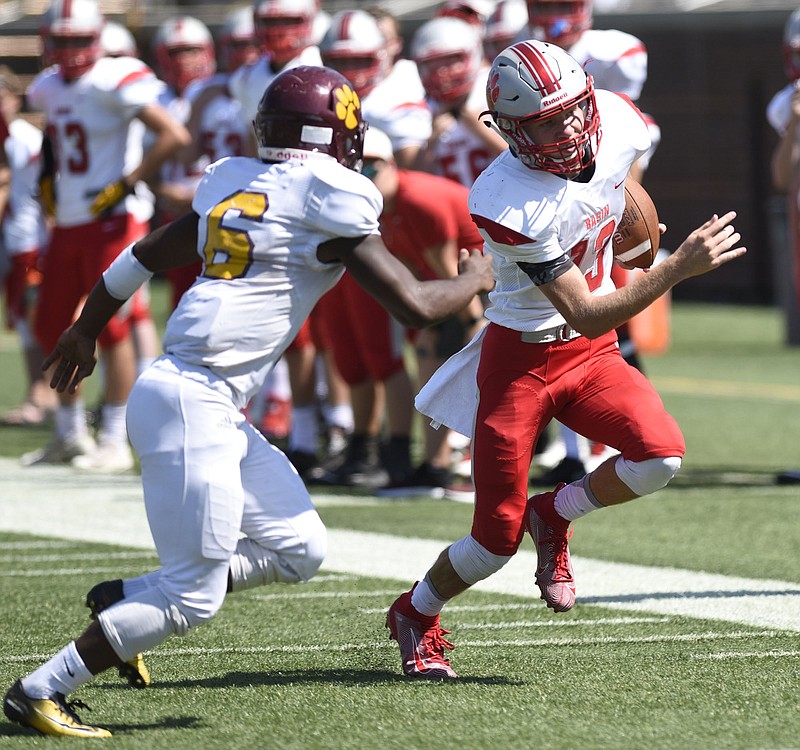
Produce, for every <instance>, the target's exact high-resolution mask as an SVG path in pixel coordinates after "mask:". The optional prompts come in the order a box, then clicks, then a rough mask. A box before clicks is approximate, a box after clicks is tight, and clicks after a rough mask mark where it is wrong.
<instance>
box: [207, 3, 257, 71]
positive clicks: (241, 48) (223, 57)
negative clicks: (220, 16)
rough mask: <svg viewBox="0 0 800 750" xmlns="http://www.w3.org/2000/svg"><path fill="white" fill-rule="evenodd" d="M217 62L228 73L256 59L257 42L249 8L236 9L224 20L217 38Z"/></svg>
mask: <svg viewBox="0 0 800 750" xmlns="http://www.w3.org/2000/svg"><path fill="white" fill-rule="evenodd" d="M217 42H218V47H219V62H220V65H221V66H222V67H223V68H224V69H225V70H226V71H228V72H229V73H233V71H234V70H238V69H239V68H241V67H242V65H247V64H248V63H251V62H255V61H256V60H257V59H258V40H257V39H256V30H255V26H254V24H253V11H252V10H251V9H250V8H237V9H236V10H235V11H233V12H232V13H230V14H229V15H228V17H227V18H226V19H225V24H224V25H223V27H222V31H221V32H220V35H219V37H218V40H217Z"/></svg>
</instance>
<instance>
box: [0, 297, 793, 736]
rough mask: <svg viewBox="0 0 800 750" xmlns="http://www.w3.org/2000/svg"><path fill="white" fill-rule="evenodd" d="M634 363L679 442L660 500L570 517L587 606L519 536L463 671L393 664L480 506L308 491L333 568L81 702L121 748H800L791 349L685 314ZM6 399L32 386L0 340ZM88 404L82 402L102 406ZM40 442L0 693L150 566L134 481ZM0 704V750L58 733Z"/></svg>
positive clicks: (12, 487)
mask: <svg viewBox="0 0 800 750" xmlns="http://www.w3.org/2000/svg"><path fill="white" fill-rule="evenodd" d="M673 326H674V336H673V339H674V340H673V345H672V347H671V349H670V351H669V352H668V354H667V355H665V356H663V357H658V358H650V359H647V360H646V362H645V365H646V368H647V372H648V375H650V377H651V378H652V379H653V381H654V382H655V384H656V385H657V387H658V388H659V390H660V392H661V393H662V395H663V397H664V401H665V403H666V404H667V407H668V409H669V410H670V411H671V412H672V413H673V414H674V415H675V416H676V418H677V419H678V421H679V423H680V424H681V427H682V428H683V430H684V433H685V435H686V438H687V443H688V454H687V458H686V461H685V464H684V470H683V471H682V472H681V474H680V475H679V477H678V478H676V480H675V481H674V483H673V484H672V485H671V486H670V487H668V488H667V489H665V490H663V491H662V492H660V493H658V494H657V495H655V496H652V497H649V498H644V499H642V500H639V501H637V502H634V503H631V504H629V505H627V506H625V507H624V508H614V509H609V510H607V511H602V512H599V513H594V514H592V515H590V516H588V517H587V518H585V519H583V520H581V521H580V522H578V524H576V531H575V536H574V538H573V541H572V544H571V548H572V551H573V554H574V555H575V556H576V575H577V581H578V596H579V603H578V605H577V606H576V607H575V609H574V610H572V611H571V612H569V613H565V614H562V615H555V614H553V613H551V612H550V611H549V610H547V609H546V608H545V606H544V604H543V603H542V602H541V601H540V600H539V599H538V598H537V597H536V592H535V587H534V585H533V581H532V573H533V564H534V560H535V556H534V553H533V545H532V543H530V541H529V540H528V541H526V543H525V545H524V546H523V550H522V551H521V552H520V554H519V555H518V556H517V558H515V559H514V561H512V563H511V564H509V566H507V568H506V569H504V570H503V571H502V572H501V573H500V574H498V575H497V576H495V577H493V579H490V580H489V581H487V582H484V585H481V586H479V587H476V588H475V589H474V590H471V591H469V592H468V593H467V594H465V595H464V596H462V597H459V599H458V600H456V601H455V602H453V604H452V605H451V606H450V607H448V608H447V609H446V610H445V613H444V615H443V624H444V626H445V627H447V628H448V629H449V630H452V631H453V635H452V636H451V638H452V639H453V641H454V642H455V643H456V645H457V648H456V650H455V651H454V652H453V653H452V654H451V656H452V661H453V666H454V667H455V668H456V670H457V671H458V672H459V675H460V678H459V679H458V680H456V681H453V682H450V683H446V684H441V683H419V682H413V681H408V680H406V679H404V678H402V676H401V674H400V665H399V658H398V652H397V650H396V646H395V644H394V643H393V642H389V641H388V640H387V634H386V631H385V630H384V628H383V620H384V616H385V610H386V608H387V607H388V605H389V604H390V603H391V601H392V600H393V599H394V598H395V597H396V596H397V594H398V593H400V592H401V591H402V590H404V589H405V588H407V587H408V585H409V583H410V582H411V581H413V580H414V579H415V578H417V577H419V576H420V575H422V574H423V573H424V572H425V569H426V568H427V566H428V565H429V564H430V563H431V562H432V561H433V559H434V557H435V555H436V554H437V552H438V551H439V550H440V549H441V548H442V547H443V546H444V545H445V544H446V543H448V542H450V541H452V540H455V539H456V538H458V537H460V536H462V535H463V534H464V533H465V532H466V531H467V529H468V528H469V522H470V516H471V509H470V507H469V506H468V505H463V504H457V503H448V502H446V501H429V500H422V499H417V500H413V499H412V500H405V501H397V500H393V501H386V500H383V501H381V500H378V499H376V498H373V497H371V496H368V495H364V494H355V493H320V492H317V491H314V497H315V500H316V501H317V503H318V506H319V509H320V514H321V515H322V517H323V519H324V520H325V522H326V525H327V526H328V528H329V532H330V552H329V557H328V559H327V560H326V563H325V565H324V566H323V569H322V571H321V573H320V575H319V576H318V577H317V578H316V579H315V580H314V581H312V582H311V583H309V584H307V585H305V586H301V587H273V588H265V589H260V590H256V591H250V592H245V593H243V594H240V595H237V596H231V597H230V598H229V599H228V600H227V601H226V603H225V605H224V607H223V609H222V611H221V612H220V613H219V615H218V616H217V617H216V618H215V619H214V620H213V621H212V622H211V623H209V624H208V625H206V626H204V627H202V628H199V629H197V630H195V631H193V632H192V633H190V634H189V636H187V637H186V638H183V639H177V638H175V639H171V640H169V641H167V642H166V643H164V644H163V645H162V646H160V647H159V648H157V649H155V650H154V651H152V652H151V653H150V654H149V655H148V663H149V665H150V669H151V672H152V674H153V680H154V682H153V685H152V687H151V688H149V689H147V690H144V691H132V690H130V689H129V688H127V687H125V686H123V684H122V683H121V681H120V680H119V679H118V678H117V677H116V675H115V674H113V673H110V672H109V673H105V674H104V675H101V676H100V677H99V678H98V679H96V680H95V681H94V682H93V683H91V684H90V685H87V686H85V687H84V688H82V689H81V690H80V691H78V693H76V696H75V697H78V698H80V699H82V700H84V701H86V702H87V703H88V704H90V705H91V706H92V708H93V711H92V713H90V714H89V713H86V712H85V711H83V712H82V715H83V717H84V719H86V720H88V721H90V722H92V723H97V724H100V725H102V726H106V727H108V728H109V729H110V730H111V731H112V732H113V734H114V737H113V738H112V739H111V740H108V742H109V744H111V745H112V746H114V747H119V748H134V747H135V748H140V747H141V746H142V743H143V742H145V743H147V745H149V746H152V747H169V748H176V749H182V748H230V747H234V746H239V747H246V748H250V747H253V748H287V749H290V748H291V749H294V748H298V749H300V748H309V749H316V748H320V749H322V748H326V750H328V749H330V750H345V749H350V748H376V749H377V748H414V749H417V748H419V749H420V750H422V749H427V748H435V749H439V748H441V749H449V748H459V750H464V749H467V748H468V749H472V748H481V749H483V748H530V747H535V748H554V749H555V748H558V749H559V750H563V749H566V750H571V749H573V748H575V749H578V748H580V749H581V750H584V749H586V750H595V749H598V750H599V749H600V748H603V749H606V748H609V749H612V748H625V749H628V748H631V749H636V748H641V749H642V750H650V749H661V748H664V749H665V750H666V749H672V748H674V749H676V750H686V749H687V748H692V749H694V748H703V749H704V748H720V749H723V748H724V749H727V748H730V749H731V750H734V749H735V750H739V749H741V750H789V749H790V748H794V749H798V748H800V715H799V714H798V706H799V705H800V685H799V681H798V677H800V643H798V638H799V637H800V488H798V487H797V486H794V487H792V486H778V485H776V484H775V483H774V475H775V473H776V472H777V471H780V470H781V469H784V468H788V467H795V468H800V351H797V350H792V349H788V348H786V347H784V346H783V345H782V343H781V337H782V334H781V323H780V319H779V317H778V315H777V313H776V312H775V311H773V310H770V309H752V308H737V307H717V306H701V305H676V306H675V309H674V315H673ZM0 367H2V372H3V373H4V383H5V385H4V387H3V389H2V393H0V410H2V409H4V408H7V407H8V406H11V405H13V404H14V403H16V402H17V401H18V400H19V397H20V395H21V392H22V385H21V382H20V380H21V378H20V377H19V375H18V373H21V365H20V364H19V354H18V352H17V350H16V347H15V342H14V340H13V338H11V337H9V336H8V335H3V336H0ZM90 401H91V397H90ZM47 437H48V431H47V430H39V429H31V430H28V429H11V428H2V427H0V591H1V592H2V609H0V688H1V689H2V690H5V689H6V688H7V686H9V685H10V684H11V683H12V682H13V681H14V680H15V679H16V678H17V677H19V676H20V675H22V674H24V673H26V672H28V671H30V670H31V669H33V668H34V667H35V666H37V665H38V664H39V663H41V661H42V660H43V659H45V658H46V657H47V656H49V655H50V654H52V653H54V652H55V651H56V650H57V649H59V648H60V647H61V646H62V645H63V644H64V643H66V642H67V641H68V640H69V639H70V638H73V637H75V636H76V635H77V634H78V633H79V632H80V631H81V630H82V628H83V627H84V626H85V624H86V623H87V621H88V620H87V610H86V609H85V608H84V607H83V598H84V596H85V593H86V591H87V590H88V589H89V588H90V587H91V586H92V585H93V584H94V583H96V582H97V581H99V580H103V579H107V578H113V577H120V576H123V577H126V576H131V575H136V574H138V573H141V572H144V571H146V570H149V569H152V568H153V567H154V566H155V565H156V560H155V557H154V555H153V551H152V547H151V545H150V541H149V535H148V532H147V528H146V523H145V520H144V518H143V510H142V507H141V501H140V489H139V485H138V481H137V478H136V477H135V476H129V477H115V478H108V477H106V478H102V477H101V478H97V477H95V478H85V477H80V476H76V475H75V474H72V473H71V472H70V471H69V470H67V469H63V470H62V469H59V468H53V469H50V468H48V469H44V470H36V469H27V470H24V471H23V470H21V469H19V468H17V465H16V460H15V459H16V457H17V456H19V455H20V454H21V453H22V452H24V451H25V450H28V449H30V448H33V447H37V446H38V445H39V444H41V443H42V442H43V441H44V440H46V439H47ZM70 742H74V741H72V740H68V739H64V740H53V739H52V738H48V739H46V740H45V739H43V738H39V737H38V736H37V735H35V734H33V733H31V732H29V731H26V730H24V729H22V728H20V727H18V726H17V725H13V724H10V723H8V722H6V721H5V720H4V719H2V718H0V747H9V748H18V747H31V746H34V745H35V746H43V745H45V744H47V745H48V746H58V747H60V746H62V745H66V744H69V743H70Z"/></svg>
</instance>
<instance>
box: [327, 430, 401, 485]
mask: <svg viewBox="0 0 800 750" xmlns="http://www.w3.org/2000/svg"><path fill="white" fill-rule="evenodd" d="M336 463H338V465H336ZM315 480H316V483H317V484H327V485H334V486H337V487H364V488H367V489H374V488H375V487H381V486H382V485H384V484H386V483H387V482H388V481H389V474H388V472H387V471H386V469H384V468H383V464H382V463H381V458H380V444H379V441H378V437H377V436H375V435H360V434H359V435H353V436H352V437H351V438H350V444H349V445H348V446H347V451H346V452H345V455H344V460H343V461H341V462H335V463H334V465H333V466H332V467H331V468H330V469H327V470H326V471H323V472H322V473H321V474H320V475H319V476H318V477H315Z"/></svg>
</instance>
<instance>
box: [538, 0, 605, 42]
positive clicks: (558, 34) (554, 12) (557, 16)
mask: <svg viewBox="0 0 800 750" xmlns="http://www.w3.org/2000/svg"><path fill="white" fill-rule="evenodd" d="M527 3H528V26H529V28H530V33H531V37H533V38H534V39H540V40H541V41H543V42H550V44H557V45H558V46H559V47H563V48H564V49H569V48H570V47H571V46H572V45H573V44H575V42H577V41H578V39H579V38H580V35H581V34H583V32H584V31H586V29H591V28H592V0H527Z"/></svg>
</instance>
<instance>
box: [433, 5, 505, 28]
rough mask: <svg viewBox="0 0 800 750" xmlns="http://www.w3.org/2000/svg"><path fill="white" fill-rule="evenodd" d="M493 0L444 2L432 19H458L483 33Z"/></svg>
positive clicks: (492, 6)
mask: <svg viewBox="0 0 800 750" xmlns="http://www.w3.org/2000/svg"><path fill="white" fill-rule="evenodd" d="M493 8H494V0H446V1H445V2H444V3H443V4H442V5H440V6H439V8H438V9H437V10H436V13H434V18H460V19H461V20H462V21H466V22H467V23H468V24H471V25H472V26H477V27H478V29H479V30H480V32H481V34H482V33H483V29H484V25H485V24H486V19H487V18H489V16H490V15H491V13H492V9H493Z"/></svg>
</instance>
